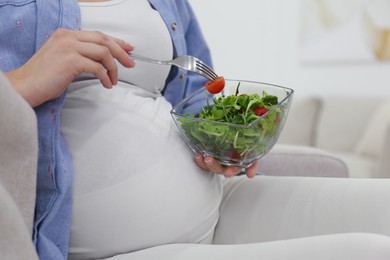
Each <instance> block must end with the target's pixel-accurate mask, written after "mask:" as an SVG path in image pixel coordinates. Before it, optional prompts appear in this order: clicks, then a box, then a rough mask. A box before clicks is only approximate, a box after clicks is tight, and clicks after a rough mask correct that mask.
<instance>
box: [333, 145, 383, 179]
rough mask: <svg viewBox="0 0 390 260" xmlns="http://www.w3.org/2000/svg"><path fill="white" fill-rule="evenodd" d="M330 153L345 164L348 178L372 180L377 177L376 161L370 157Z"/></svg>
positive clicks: (336, 152) (337, 152) (338, 152)
mask: <svg viewBox="0 0 390 260" xmlns="http://www.w3.org/2000/svg"><path fill="white" fill-rule="evenodd" d="M330 152H331V153H332V154H333V155H334V156H337V157H338V158H340V159H341V160H343V161H344V162H345V164H346V165H347V167H348V172H349V177H350V178H373V177H375V176H376V175H377V171H378V167H379V166H378V160H376V159H374V158H372V157H370V156H364V155H359V154H354V153H348V152H340V151H333V152H332V151H330Z"/></svg>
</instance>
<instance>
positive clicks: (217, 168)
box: [195, 153, 259, 178]
mask: <svg viewBox="0 0 390 260" xmlns="http://www.w3.org/2000/svg"><path fill="white" fill-rule="evenodd" d="M195 161H196V163H197V164H198V166H199V167H200V168H202V169H203V170H205V171H211V172H214V173H218V174H223V175H225V177H233V176H236V175H237V174H239V173H240V172H241V170H242V168H240V167H235V166H224V165H221V164H220V163H219V162H218V161H217V160H215V159H214V158H213V157H211V156H207V157H204V156H203V155H201V154H199V153H198V154H196V155H195ZM258 168H259V164H258V162H255V163H254V164H252V165H251V166H250V167H248V168H246V169H245V174H246V176H247V177H248V178H253V177H254V176H255V175H256V173H257V170H258Z"/></svg>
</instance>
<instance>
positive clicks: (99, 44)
mask: <svg viewBox="0 0 390 260" xmlns="http://www.w3.org/2000/svg"><path fill="white" fill-rule="evenodd" d="M132 50H133V47H132V46H131V45H129V44H128V43H126V42H124V41H122V40H120V39H117V38H114V37H111V36H108V35H106V34H103V33H101V32H90V31H72V30H66V29H58V30H57V31H56V32H54V33H53V35H52V36H51V37H50V38H49V39H48V40H47V42H46V43H45V44H44V45H43V46H42V47H41V48H40V50H39V51H38V52H37V53H36V54H35V55H34V56H33V57H32V58H31V59H30V60H29V61H28V62H27V63H26V64H24V65H23V66H21V67H20V68H18V69H16V70H13V71H10V72H7V73H6V76H7V77H8V79H9V80H10V82H11V83H12V85H13V86H14V88H15V89H16V90H17V91H18V92H19V93H20V94H21V95H22V96H23V97H24V98H25V99H26V101H27V102H28V103H29V104H30V105H31V106H32V107H35V106H38V105H40V104H42V103H44V102H46V101H48V100H51V99H54V98H56V97H58V96H60V95H61V94H62V93H63V92H64V91H65V90H66V88H67V87H68V85H69V84H70V83H71V82H72V81H73V80H74V79H75V78H76V77H77V76H78V75H80V74H81V73H83V72H86V73H91V74H93V75H95V77H96V78H98V79H99V80H100V81H101V83H102V84H103V86H104V87H106V88H112V86H113V85H115V84H116V83H117V75H118V68H117V65H116V62H115V60H118V61H119V62H120V63H121V64H122V65H123V66H125V67H128V68H131V67H133V66H134V61H133V60H132V59H131V58H130V57H129V55H128V54H127V53H128V52H130V51H132Z"/></svg>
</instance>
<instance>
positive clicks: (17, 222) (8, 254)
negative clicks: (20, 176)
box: [0, 183, 38, 260]
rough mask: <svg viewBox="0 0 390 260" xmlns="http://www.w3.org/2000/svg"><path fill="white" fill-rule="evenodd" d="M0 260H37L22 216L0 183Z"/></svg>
mask: <svg viewBox="0 0 390 260" xmlns="http://www.w3.org/2000/svg"><path fill="white" fill-rule="evenodd" d="M0 207H1V209H0V226H1V235H0V259H31V260H35V259H36V260H38V256H37V254H36V251H35V248H34V246H33V243H32V240H31V235H30V234H29V230H28V229H27V227H26V225H25V223H24V220H23V218H22V214H21V212H20V210H19V208H18V207H17V205H16V204H15V202H14V200H13V199H12V198H11V196H10V195H9V193H8V192H7V190H6V189H5V188H4V187H3V185H2V184H1V183H0Z"/></svg>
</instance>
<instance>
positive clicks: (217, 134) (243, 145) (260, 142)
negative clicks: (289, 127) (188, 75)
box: [178, 83, 282, 162]
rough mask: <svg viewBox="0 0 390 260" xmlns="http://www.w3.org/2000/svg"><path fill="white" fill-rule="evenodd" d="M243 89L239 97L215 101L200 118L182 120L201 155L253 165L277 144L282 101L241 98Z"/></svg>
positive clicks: (267, 97)
mask: <svg viewBox="0 0 390 260" xmlns="http://www.w3.org/2000/svg"><path fill="white" fill-rule="evenodd" d="M206 86H207V85H206ZM239 89H240V83H238V85H237V87H236V92H235V94H233V95H228V96H224V95H221V96H219V97H213V100H212V102H210V101H209V102H208V105H206V106H205V107H204V108H203V110H202V111H201V112H200V113H199V114H198V115H188V114H187V115H186V116H187V117H182V118H179V119H178V120H179V121H180V122H181V127H182V129H183V130H184V131H185V133H186V136H187V138H189V139H190V140H189V142H190V143H192V144H193V145H195V146H196V147H197V148H198V149H197V150H198V151H206V153H208V154H210V155H213V156H214V157H215V158H217V159H221V160H222V161H226V160H227V159H229V161H230V162H234V161H237V162H238V161H240V160H242V159H245V160H246V159H248V161H251V160H253V158H259V157H261V156H262V155H264V154H265V153H266V149H267V147H269V146H270V144H272V143H273V142H274V138H276V137H275V136H276V134H277V131H278V129H279V122H280V113H279V112H280V110H281V109H282V108H280V107H275V106H276V105H277V104H278V102H279V101H278V97H276V96H273V95H269V94H268V93H267V92H265V91H263V92H262V94H261V95H259V94H251V95H248V94H240V93H239ZM210 103H211V104H210ZM191 118H196V119H202V120H191Z"/></svg>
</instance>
